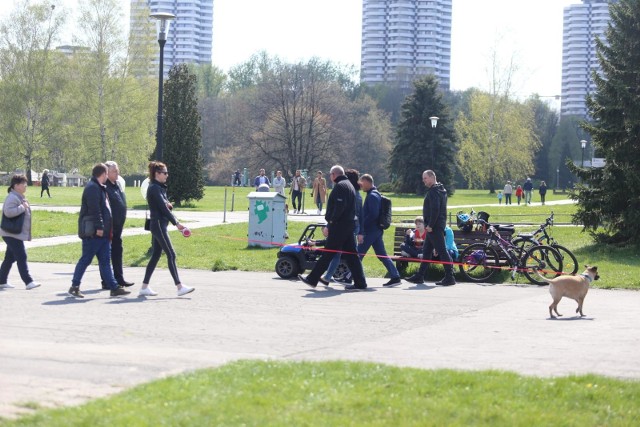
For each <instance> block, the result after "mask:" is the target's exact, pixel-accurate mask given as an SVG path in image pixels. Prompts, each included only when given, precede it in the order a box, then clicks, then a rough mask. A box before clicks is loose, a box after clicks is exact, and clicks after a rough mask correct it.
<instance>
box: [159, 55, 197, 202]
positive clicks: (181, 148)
mask: <svg viewBox="0 0 640 427" xmlns="http://www.w3.org/2000/svg"><path fill="white" fill-rule="evenodd" d="M196 90H197V83H196V76H195V75H194V74H192V73H190V72H189V67H188V66H187V65H186V64H179V65H176V66H174V67H172V68H171V70H169V78H168V80H167V82H166V84H165V86H164V104H163V106H164V111H163V113H164V116H165V119H164V122H163V135H164V138H163V143H164V160H165V163H166V164H167V167H168V168H169V170H170V171H171V179H169V181H168V189H167V196H168V197H169V200H171V201H173V202H175V203H176V205H177V206H181V205H182V202H183V201H189V200H200V199H201V198H202V197H203V196H204V177H203V169H204V162H203V160H202V156H201V155H200V150H201V148H202V137H201V133H200V113H198V99H197V97H196Z"/></svg>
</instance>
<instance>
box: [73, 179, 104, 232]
mask: <svg viewBox="0 0 640 427" xmlns="http://www.w3.org/2000/svg"><path fill="white" fill-rule="evenodd" d="M108 203H109V202H108V201H107V189H106V187H105V186H104V185H102V184H100V183H99V182H98V180H97V179H96V178H95V177H91V179H90V180H89V182H88V183H87V185H86V186H85V187H84V190H83V191H82V205H81V206H80V216H79V218H78V228H80V224H82V222H83V219H84V218H91V220H92V221H93V224H94V227H95V229H96V230H103V232H104V234H103V237H109V234H110V233H111V209H110V207H109V205H108Z"/></svg>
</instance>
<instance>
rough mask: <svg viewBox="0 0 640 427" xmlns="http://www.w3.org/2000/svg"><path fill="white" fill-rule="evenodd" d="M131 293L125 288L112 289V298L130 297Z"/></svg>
mask: <svg viewBox="0 0 640 427" xmlns="http://www.w3.org/2000/svg"><path fill="white" fill-rule="evenodd" d="M130 293H131V292H129V291H127V290H126V289H125V288H122V287H120V286H118V287H117V288H116V289H111V296H112V297H119V296H122V295H129V294H130Z"/></svg>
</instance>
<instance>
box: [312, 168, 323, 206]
mask: <svg viewBox="0 0 640 427" xmlns="http://www.w3.org/2000/svg"><path fill="white" fill-rule="evenodd" d="M311 197H313V201H314V202H315V203H316V206H317V207H318V215H322V206H323V205H324V203H326V201H327V180H326V179H324V178H323V176H322V171H318V173H317V174H316V179H314V180H313V190H312V191H311Z"/></svg>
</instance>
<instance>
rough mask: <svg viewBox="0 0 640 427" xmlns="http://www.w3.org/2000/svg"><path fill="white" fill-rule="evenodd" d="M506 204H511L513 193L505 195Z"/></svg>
mask: <svg viewBox="0 0 640 427" xmlns="http://www.w3.org/2000/svg"><path fill="white" fill-rule="evenodd" d="M504 204H505V205H510V204H511V193H504Z"/></svg>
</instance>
